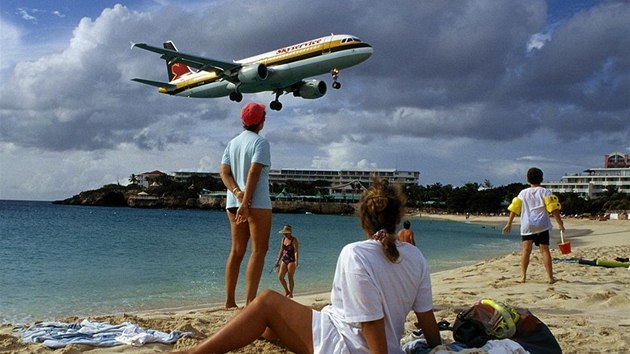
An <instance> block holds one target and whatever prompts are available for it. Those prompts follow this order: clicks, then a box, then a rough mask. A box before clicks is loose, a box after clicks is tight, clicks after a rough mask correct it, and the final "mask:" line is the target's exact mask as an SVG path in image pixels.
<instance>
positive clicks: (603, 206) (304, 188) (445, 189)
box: [65, 174, 630, 215]
mask: <svg viewBox="0 0 630 354" xmlns="http://www.w3.org/2000/svg"><path fill="white" fill-rule="evenodd" d="M129 182H130V184H129V185H128V186H121V185H118V184H109V185H105V186H103V187H102V188H100V189H99V190H94V191H86V192H82V193H81V194H79V195H77V196H74V197H73V198H70V199H67V200H66V201H65V202H66V203H68V204H82V205H120V206H124V205H127V198H128V197H129V196H136V195H138V194H139V193H140V192H144V193H146V194H147V195H149V196H152V197H158V198H163V199H170V200H175V201H180V202H177V203H175V204H172V205H176V206H180V207H186V205H187V203H186V200H188V199H197V198H198V196H199V194H200V193H201V192H202V191H203V190H206V191H224V190H225V189H226V188H225V186H223V183H222V182H221V180H220V179H215V178H212V177H207V176H191V177H189V178H187V179H185V180H175V179H173V177H171V176H168V175H166V174H164V175H160V176H157V177H155V178H154V179H153V180H152V183H151V186H150V187H149V188H146V189H144V188H142V187H141V186H140V185H138V179H137V178H136V176H135V175H131V176H130V178H129ZM327 187H329V183H328V182H324V181H316V182H310V183H304V182H296V181H287V183H286V184H277V183H274V184H272V185H271V186H270V189H271V193H272V194H273V195H276V194H278V193H280V192H282V191H284V192H286V193H289V194H292V195H298V196H323V197H324V199H326V193H327V190H328V188H327ZM362 188H363V187H362V186H361V185H358V184H357V185H353V189H354V192H355V193H357V194H359V193H361V190H362ZM523 188H527V185H526V184H522V183H512V184H508V185H507V186H499V187H494V186H492V184H491V183H490V182H489V181H488V180H486V181H484V183H483V184H478V183H467V184H465V185H464V186H461V187H453V186H452V185H450V184H447V185H442V184H440V183H435V184H432V185H426V186H407V187H406V188H405V192H406V194H407V206H408V207H409V208H417V209H420V210H424V211H427V212H436V213H441V212H446V213H471V214H495V215H496V214H501V213H505V212H506V208H507V206H508V205H509V203H510V201H511V200H512V198H514V197H516V196H517V195H518V193H519V192H520V191H521V190H522V189H523ZM558 198H559V199H560V203H562V212H563V214H566V215H583V214H590V215H602V214H605V213H607V212H611V211H622V210H630V195H629V194H625V193H621V192H619V191H617V190H615V189H611V190H610V191H607V192H606V193H605V194H604V195H603V196H602V197H600V198H597V199H591V200H587V199H584V198H582V197H580V196H578V195H577V194H575V193H559V194H558ZM190 206H191V207H192V205H190Z"/></svg>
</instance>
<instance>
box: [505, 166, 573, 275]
mask: <svg viewBox="0 0 630 354" xmlns="http://www.w3.org/2000/svg"><path fill="white" fill-rule="evenodd" d="M542 181H543V172H542V170H540V169H538V168H536V167H532V168H530V169H529V170H528V171H527V183H529V185H530V187H529V188H526V189H523V190H522V191H521V192H520V193H519V194H518V197H517V198H514V200H513V201H512V204H510V206H509V207H508V210H510V216H509V217H508V221H507V224H506V225H505V227H504V228H503V233H504V234H505V233H509V232H510V231H512V221H513V220H514V217H515V216H516V215H517V214H520V215H521V240H522V242H521V245H522V246H521V247H522V253H521V282H522V283H524V282H525V281H526V280H527V267H528V266H529V257H530V255H531V253H532V244H536V246H539V247H540V253H541V255H542V257H543V265H544V266H545V270H546V271H547V277H548V282H549V284H553V283H555V282H556V280H555V279H554V277H553V265H552V263H551V252H550V251H549V230H551V227H552V225H551V218H550V217H549V213H551V215H553V217H554V219H555V220H556V222H557V223H558V227H559V228H560V231H561V232H564V223H563V222H562V218H561V217H560V203H558V202H557V200H556V201H552V197H553V196H552V194H551V191H550V190H548V189H546V188H544V187H541V186H540V184H541V183H542Z"/></svg>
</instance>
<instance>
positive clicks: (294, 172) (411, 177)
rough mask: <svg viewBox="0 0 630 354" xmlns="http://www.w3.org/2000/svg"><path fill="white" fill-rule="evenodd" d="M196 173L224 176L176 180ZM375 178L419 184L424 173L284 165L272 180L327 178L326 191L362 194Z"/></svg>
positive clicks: (178, 174) (182, 174)
mask: <svg viewBox="0 0 630 354" xmlns="http://www.w3.org/2000/svg"><path fill="white" fill-rule="evenodd" d="M192 176H200V177H205V176H208V177H213V178H216V179H220V178H221V177H220V176H219V173H218V172H175V173H174V176H173V177H174V179H175V180H176V181H179V182H181V181H185V180H187V179H188V178H190V177H192ZM373 177H380V178H386V179H388V180H389V182H390V183H392V184H398V185H403V186H407V185H418V184H419V182H420V172H418V171H398V170H396V169H375V170H320V169H296V168H283V169H276V170H274V169H271V170H269V183H270V184H279V185H284V184H286V183H287V182H288V181H292V182H298V183H311V182H316V181H324V182H327V183H330V186H329V187H326V193H325V194H340V193H341V194H344V193H359V194H360V193H361V192H363V188H365V187H367V186H369V185H370V183H371V182H372V178H373Z"/></svg>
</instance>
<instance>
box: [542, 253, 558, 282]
mask: <svg viewBox="0 0 630 354" xmlns="http://www.w3.org/2000/svg"><path fill="white" fill-rule="evenodd" d="M540 254H541V255H542V259H543V265H544V266H545V270H546V271H547V278H548V279H549V280H548V281H547V282H548V283H549V284H553V283H555V282H556V279H554V277H553V264H552V262H551V252H549V245H540Z"/></svg>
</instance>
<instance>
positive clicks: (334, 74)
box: [330, 68, 341, 90]
mask: <svg viewBox="0 0 630 354" xmlns="http://www.w3.org/2000/svg"><path fill="white" fill-rule="evenodd" d="M330 73H331V74H332V78H333V82H332V87H333V88H334V89H337V90H338V89H340V88H341V83H340V82H339V81H337V79H338V78H339V69H337V68H335V69H332V71H331V72H330Z"/></svg>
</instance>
